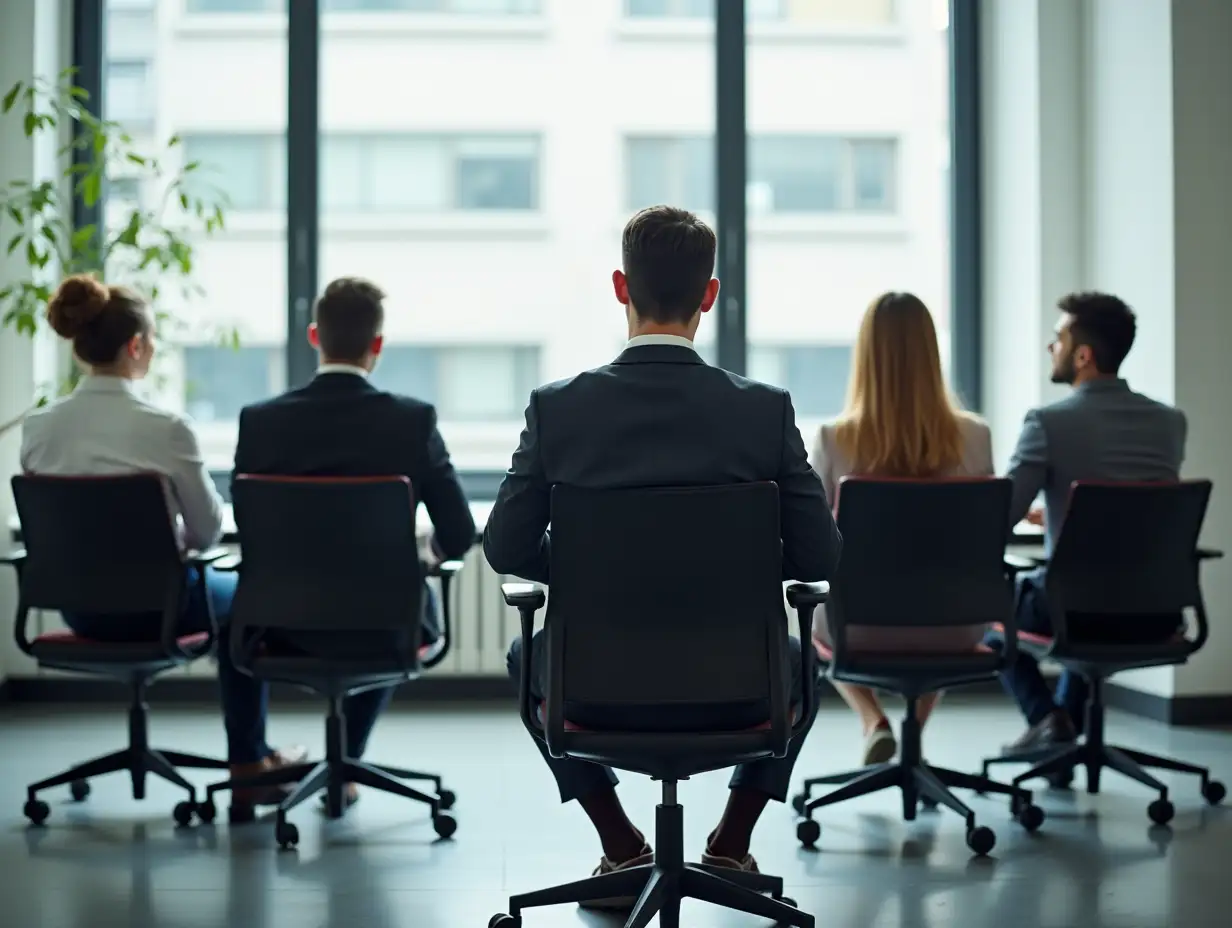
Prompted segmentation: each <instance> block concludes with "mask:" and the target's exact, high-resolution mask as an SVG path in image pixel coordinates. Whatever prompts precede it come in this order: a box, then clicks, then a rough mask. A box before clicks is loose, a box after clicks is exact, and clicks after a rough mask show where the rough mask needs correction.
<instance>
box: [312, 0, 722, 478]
mask: <svg viewBox="0 0 1232 928" xmlns="http://www.w3.org/2000/svg"><path fill="white" fill-rule="evenodd" d="M670 5H671V6H672V7H675V8H677V9H680V10H685V11H686V12H687V7H688V6H690V5H691V4H689V3H681V2H678V0H672V3H671V4H670ZM702 6H704V7H708V4H702ZM416 7H417V8H419V5H418V4H416ZM406 8H407V9H408V10H409V9H410V7H409V5H408V6H407V7H406ZM324 9H325V10H326V12H325V13H324V15H323V17H322V32H321V80H320V86H321V107H320V113H321V128H322V132H323V133H324V135H325V136H326V137H327V138H335V137H340V136H343V135H355V134H358V133H363V134H364V139H365V147H364V149H363V151H362V152H361V154H360V156H359V163H360V165H361V167H360V168H359V170H360V173H361V175H362V178H363V180H362V183H363V184H364V196H365V200H364V202H365V203H366V204H368V206H366V207H365V210H364V211H361V212H351V213H348V214H346V215H345V216H344V215H342V214H339V213H338V212H337V211H336V210H335V211H333V212H326V213H325V214H324V215H323V216H322V221H321V248H320V272H319V286H321V287H324V286H325V285H326V284H327V283H328V282H329V281H330V280H332V279H333V278H336V277H341V276H344V275H358V276H362V277H367V278H370V279H371V280H373V281H374V282H375V283H376V284H378V285H379V286H380V287H381V288H382V289H384V290H385V291H386V292H387V293H388V294H389V296H388V299H387V300H386V323H385V328H386V333H385V334H386V345H387V347H386V350H385V356H384V357H383V358H382V361H381V364H380V366H379V368H378V372H377V382H378V383H380V384H382V385H384V386H385V387H386V388H388V389H393V390H397V391H399V392H404V393H409V394H412V395H415V396H419V397H421V398H423V399H426V400H430V401H431V402H433V403H435V404H436V406H437V409H438V415H439V421H440V428H441V432H442V434H443V436H444V438H445V441H446V443H447V445H448V446H449V450H450V452H451V454H452V455H453V457H454V460H455V462H456V464H457V466H458V467H459V468H460V469H462V470H494V471H503V470H505V469H506V468H507V467H508V466H509V461H510V457H511V455H512V453H513V450H514V449H515V448H516V446H517V443H518V436H519V434H520V432H521V429H522V424H523V412H524V410H525V408H526V402H527V399H528V394H529V392H530V390H531V389H532V388H533V387H534V386H537V385H538V384H541V383H544V382H546V381H550V380H555V379H558V378H562V377H566V376H570V375H573V374H575V373H577V372H578V371H580V370H583V369H585V368H588V367H594V366H597V365H600V364H603V363H606V362H607V361H610V360H611V359H612V358H613V357H614V356H615V354H616V353H617V352H618V351H619V350H620V348H621V346H622V345H623V343H624V341H625V337H626V329H627V323H626V321H625V317H624V308H623V307H622V306H620V304H618V303H617V302H616V300H615V298H614V296H613V294H612V284H611V273H612V270H613V269H614V268H616V267H618V266H619V264H620V230H621V228H622V226H623V225H624V223H625V222H626V221H627V219H628V218H629V215H630V214H631V212H632V208H633V206H634V204H638V205H640V201H641V200H642V199H643V197H644V196H645V195H646V194H642V193H637V192H635V190H636V188H637V186H638V185H639V184H642V183H643V181H642V180H640V179H639V178H649V179H646V180H645V181H644V183H645V184H648V185H650V184H654V185H659V186H658V188H657V189H654V190H652V191H651V192H653V193H654V199H655V200H665V199H666V200H670V201H675V202H690V203H691V205H697V206H706V205H710V202H711V200H712V194H710V187H712V186H713V181H712V180H711V178H712V177H713V172H712V171H710V172H709V173H707V172H708V171H709V169H710V167H711V164H712V160H713V156H712V154H711V150H712V148H713V145H712V144H711V143H710V142H709V140H710V139H711V138H712V137H713V130H714V115H713V114H714V106H715V104H714V50H713V43H710V42H707V41H705V40H699V37H698V36H689V35H683V36H680V37H671V36H665V35H659V34H656V35H643V36H638V35H636V34H634V33H635V32H636V30H631V31H630V34H627V35H626V34H625V33H624V31H623V30H621V28H620V27H621V25H622V20H623V17H624V12H625V9H626V8H625V6H624V0H556V2H540V3H526V2H517V0H500V2H497V0H442V2H438V3H436V4H435V10H436V12H438V13H441V14H448V13H453V14H455V15H456V16H457V17H458V18H459V19H461V18H462V17H463V16H464V15H474V16H476V17H481V18H483V25H482V29H479V30H473V29H465V28H464V29H444V30H442V29H439V28H433V29H431V30H417V29H414V28H409V27H408V28H392V27H391V25H392V23H393V18H394V17H393V14H389V15H379V16H378V15H373V16H367V17H365V16H362V15H360V14H359V13H357V12H350V13H347V14H343V13H341V12H338V7H337V4H336V3H333V4H331V5H330V6H327V7H324ZM501 11H508V12H510V13H511V14H512V13H514V12H518V13H523V12H531V11H538V15H539V16H541V17H542V18H543V24H542V25H543V28H542V29H535V30H533V31H531V32H528V31H527V30H526V29H525V23H524V22H523V21H521V20H519V19H518V18H517V17H516V16H513V15H510V16H508V17H504V18H503V19H502V17H501V16H500V13H501ZM412 15H413V14H412V13H411V12H408V13H407V15H406V19H407V20H408V22H409V20H410V19H411V18H412ZM415 15H418V14H415ZM344 20H345V22H344ZM369 23H370V24H371V25H368V24H369ZM344 27H345V28H344ZM665 74H687V75H691V79H689V80H664V75H665ZM583 90H584V91H585V92H582V91H583ZM632 138H637V139H667V140H675V139H693V140H696V141H693V142H688V143H684V144H675V143H672V144H669V145H668V146H667V148H668V153H667V155H666V156H665V157H664V158H663V159H661V162H662V164H663V165H665V166H663V167H660V164H659V163H655V164H653V165H652V166H651V167H650V168H647V169H646V171H647V172H650V173H647V172H639V171H638V170H637V169H636V168H635V167H633V166H632V165H631V164H630V163H629V161H630V159H631V158H634V157H637V154H636V151H635V149H634V148H632V147H626V140H628V139H632ZM389 139H405V140H418V141H421V142H431V143H433V144H434V145H439V151H440V152H441V153H442V155H441V157H440V158H437V157H436V155H435V154H432V153H430V152H429V151H428V150H427V149H415V147H414V146H413V145H412V144H410V142H409V141H408V142H407V143H406V144H405V145H402V144H399V145H398V146H395V145H394V144H393V143H392V142H390V143H388V144H387V143H386V142H385V141H381V142H380V144H377V140H389ZM341 165H342V162H341V160H331V159H328V158H327V159H326V160H325V162H324V163H323V170H324V171H325V172H326V173H327V174H328V175H330V176H323V177H322V185H323V186H322V191H323V192H324V193H327V194H328V192H329V191H330V190H331V189H342V187H343V186H344V185H347V186H348V189H349V185H350V183H351V182H350V181H349V180H347V181H342V180H337V181H336V180H335V179H334V178H333V177H332V175H333V173H334V172H335V171H339V170H343V168H342V166H341ZM348 169H349V168H348ZM663 185H666V186H663ZM327 199H329V201H330V202H337V201H336V200H335V199H333V198H332V196H331V197H327ZM377 209H379V210H380V212H379V213H378V212H376V210H377ZM713 326H714V320H713V318H712V316H708V317H707V318H706V320H705V321H704V322H703V329H704V330H705V331H704V333H703V337H707V336H709V337H711V338H712V336H713V333H712V332H711V327H713ZM296 337H298V333H297V334H296Z"/></svg>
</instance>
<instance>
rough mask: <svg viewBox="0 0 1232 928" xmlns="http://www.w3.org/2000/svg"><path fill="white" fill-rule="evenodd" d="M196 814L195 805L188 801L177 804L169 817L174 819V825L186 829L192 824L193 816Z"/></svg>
mask: <svg viewBox="0 0 1232 928" xmlns="http://www.w3.org/2000/svg"><path fill="white" fill-rule="evenodd" d="M196 812H197V804H196V803H195V802H192V801H191V800H190V801H185V802H177V803H176V804H175V809H174V810H172V813H171V815H172V817H173V818H174V819H175V823H176V824H177V825H179V826H180V827H181V828H187V827H188V826H189V825H191V824H192V823H193V816H194V815H195V814H196Z"/></svg>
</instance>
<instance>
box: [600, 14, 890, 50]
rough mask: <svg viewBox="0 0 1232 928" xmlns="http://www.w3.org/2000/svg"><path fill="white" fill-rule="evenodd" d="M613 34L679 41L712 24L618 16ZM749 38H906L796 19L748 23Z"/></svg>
mask: <svg viewBox="0 0 1232 928" xmlns="http://www.w3.org/2000/svg"><path fill="white" fill-rule="evenodd" d="M616 35H617V36H618V37H619V38H621V39H624V40H628V41H649V42H679V41H681V40H689V39H692V40H697V41H700V40H706V41H710V40H712V39H713V37H714V24H713V23H711V22H710V21H708V20H701V21H699V20H691V19H663V20H644V21H643V20H630V19H622V20H621V22H620V24H619V25H618V26H617V27H616ZM747 36H748V39H749V40H750V41H752V42H765V43H767V44H778V45H791V44H808V45H814V44H834V45H838V44H847V45H900V44H902V43H903V42H905V41H906V40H907V32H906V30H905V29H903V28H902V27H901V26H898V25H894V26H870V27H863V28H861V27H858V26H847V27H843V26H802V25H799V24H796V23H778V22H770V23H766V22H762V23H750V24H749V26H748V31H747Z"/></svg>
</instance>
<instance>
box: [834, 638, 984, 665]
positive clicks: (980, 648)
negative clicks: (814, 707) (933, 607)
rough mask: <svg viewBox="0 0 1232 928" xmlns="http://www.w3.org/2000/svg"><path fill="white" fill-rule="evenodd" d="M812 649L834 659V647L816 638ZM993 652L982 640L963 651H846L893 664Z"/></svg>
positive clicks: (856, 655)
mask: <svg viewBox="0 0 1232 928" xmlns="http://www.w3.org/2000/svg"><path fill="white" fill-rule="evenodd" d="M813 649H814V650H815V651H816V652H817V656H818V657H820V658H821V659H822V660H823V661H826V662H827V663H829V662H830V661H833V660H834V649H833V648H831V647H830V646H829V645H828V644H826V643H825V642H824V641H818V640H817V639H816V638H814V639H813ZM995 653H996V651H994V650H993V649H992V648H990V647H988V645H986V644H984V643H983V642H981V643H980V644H977V645H976V646H975V647H974V648H971V649H969V650H965V651H904V652H899V651H870V650H860V651H849V652H848V654H849V656H851V657H853V658H855V657H864V658H871V659H874V660H876V659H881V660H886V661H892V662H894V663H895V664H899V663H902V662H903V661H910V660H913V659H914V660H918V661H921V662H930V661H934V660H946V659H947V658H948V659H953V658H963V657H974V656H976V655H988V654H995Z"/></svg>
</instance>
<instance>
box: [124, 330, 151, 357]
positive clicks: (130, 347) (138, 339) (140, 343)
mask: <svg viewBox="0 0 1232 928" xmlns="http://www.w3.org/2000/svg"><path fill="white" fill-rule="evenodd" d="M145 341H146V336H145V335H134V336H133V337H132V338H130V339H129V340H128V344H127V345H125V346H124V347H125V350H126V351H127V352H128V356H129V358H130V359H132V360H133V361H140V360H141V356H142V355H143V354H144V353H145Z"/></svg>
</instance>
